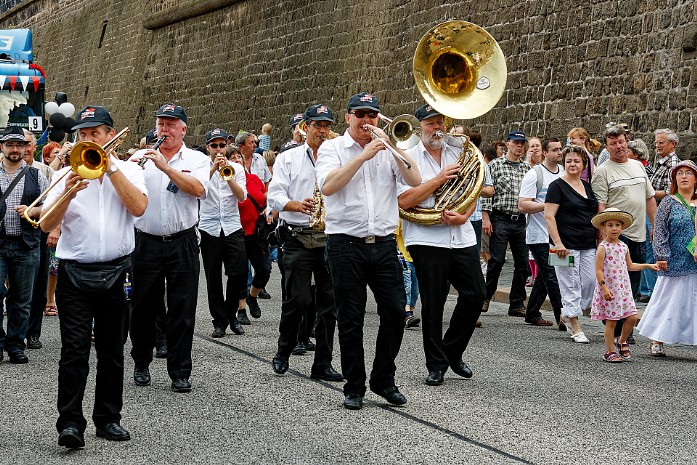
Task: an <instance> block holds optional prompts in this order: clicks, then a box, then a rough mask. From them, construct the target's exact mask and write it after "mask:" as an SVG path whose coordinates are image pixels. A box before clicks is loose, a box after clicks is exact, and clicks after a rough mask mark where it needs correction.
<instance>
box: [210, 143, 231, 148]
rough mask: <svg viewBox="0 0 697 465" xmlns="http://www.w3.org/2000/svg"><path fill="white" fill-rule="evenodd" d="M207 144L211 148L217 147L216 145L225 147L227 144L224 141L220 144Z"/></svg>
mask: <svg viewBox="0 0 697 465" xmlns="http://www.w3.org/2000/svg"><path fill="white" fill-rule="evenodd" d="M208 146H209V147H210V148H212V149H217V148H218V147H220V148H221V149H224V148H225V147H227V144H226V143H225V142H221V143H220V144H208Z"/></svg>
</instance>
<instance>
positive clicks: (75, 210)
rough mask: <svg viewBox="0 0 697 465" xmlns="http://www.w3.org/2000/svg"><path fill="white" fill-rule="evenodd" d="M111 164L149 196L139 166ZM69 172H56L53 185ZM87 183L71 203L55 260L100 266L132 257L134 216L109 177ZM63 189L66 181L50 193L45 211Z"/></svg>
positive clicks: (65, 217) (112, 160)
mask: <svg viewBox="0 0 697 465" xmlns="http://www.w3.org/2000/svg"><path fill="white" fill-rule="evenodd" d="M111 162H112V163H114V164H116V166H118V167H119V170H121V172H122V173H123V175H124V176H126V178H127V179H128V180H129V181H130V182H131V183H132V184H133V185H134V186H135V187H136V188H137V189H138V190H139V191H141V192H142V193H143V194H145V195H147V194H148V190H147V188H146V187H145V180H144V178H143V170H142V169H141V168H140V167H139V166H138V165H137V164H135V163H128V162H124V161H121V160H116V159H114V158H113V157H112V159H111ZM69 170H70V167H69V166H66V167H65V168H63V169H61V170H58V171H56V173H55V174H54V175H53V182H55V181H56V180H57V179H59V178H60V177H61V176H62V175H63V174H64V173H65V172H66V171H69ZM85 182H87V183H88V184H87V188H85V189H84V190H81V191H79V192H78V193H77V194H76V196H75V198H74V199H73V200H71V201H70V204H69V205H68V209H67V211H66V212H65V215H64V216H63V220H62V221H61V235H60V238H59V239H58V246H57V247H56V257H58V258H60V259H64V260H66V259H67V260H76V261H78V262H80V263H97V262H108V261H111V260H114V259H117V258H120V257H123V256H124V255H128V254H130V253H131V252H133V249H134V248H135V234H134V230H133V224H134V221H135V217H134V216H133V215H132V214H131V213H130V212H129V211H128V209H127V208H126V207H125V206H124V204H123V203H122V202H121V199H120V198H119V196H118V194H117V193H116V190H115V189H114V186H113V184H111V181H110V180H109V177H108V176H103V177H102V181H101V182H100V181H99V179H93V180H91V181H85ZM64 189H65V178H63V179H62V180H61V181H60V182H59V183H58V184H57V185H56V187H54V188H53V189H51V191H50V192H49V193H48V195H47V196H46V200H45V202H44V208H45V209H47V208H49V207H50V206H51V205H53V203H54V202H55V201H56V200H57V199H58V197H59V196H60V195H62V194H63V190H64Z"/></svg>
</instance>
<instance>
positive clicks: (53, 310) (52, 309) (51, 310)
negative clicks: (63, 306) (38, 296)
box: [44, 305, 58, 316]
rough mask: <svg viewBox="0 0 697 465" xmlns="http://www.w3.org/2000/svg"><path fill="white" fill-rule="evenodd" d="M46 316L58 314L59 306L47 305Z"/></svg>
mask: <svg viewBox="0 0 697 465" xmlns="http://www.w3.org/2000/svg"><path fill="white" fill-rule="evenodd" d="M44 316H58V308H57V307H56V306H55V305H46V308H44Z"/></svg>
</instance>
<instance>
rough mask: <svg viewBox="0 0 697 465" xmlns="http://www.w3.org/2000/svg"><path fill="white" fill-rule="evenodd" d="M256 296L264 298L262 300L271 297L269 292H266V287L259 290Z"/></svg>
mask: <svg viewBox="0 0 697 465" xmlns="http://www.w3.org/2000/svg"><path fill="white" fill-rule="evenodd" d="M257 297H259V298H260V299H264V300H268V299H270V298H271V296H270V295H269V293H268V292H266V289H262V290H261V291H260V292H259V295H258V296H257Z"/></svg>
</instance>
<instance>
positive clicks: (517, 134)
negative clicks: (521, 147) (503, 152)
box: [506, 131, 528, 141]
mask: <svg viewBox="0 0 697 465" xmlns="http://www.w3.org/2000/svg"><path fill="white" fill-rule="evenodd" d="M506 140H522V141H526V140H528V138H527V137H525V133H524V132H523V131H511V132H509V133H508V138H507V139H506Z"/></svg>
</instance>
